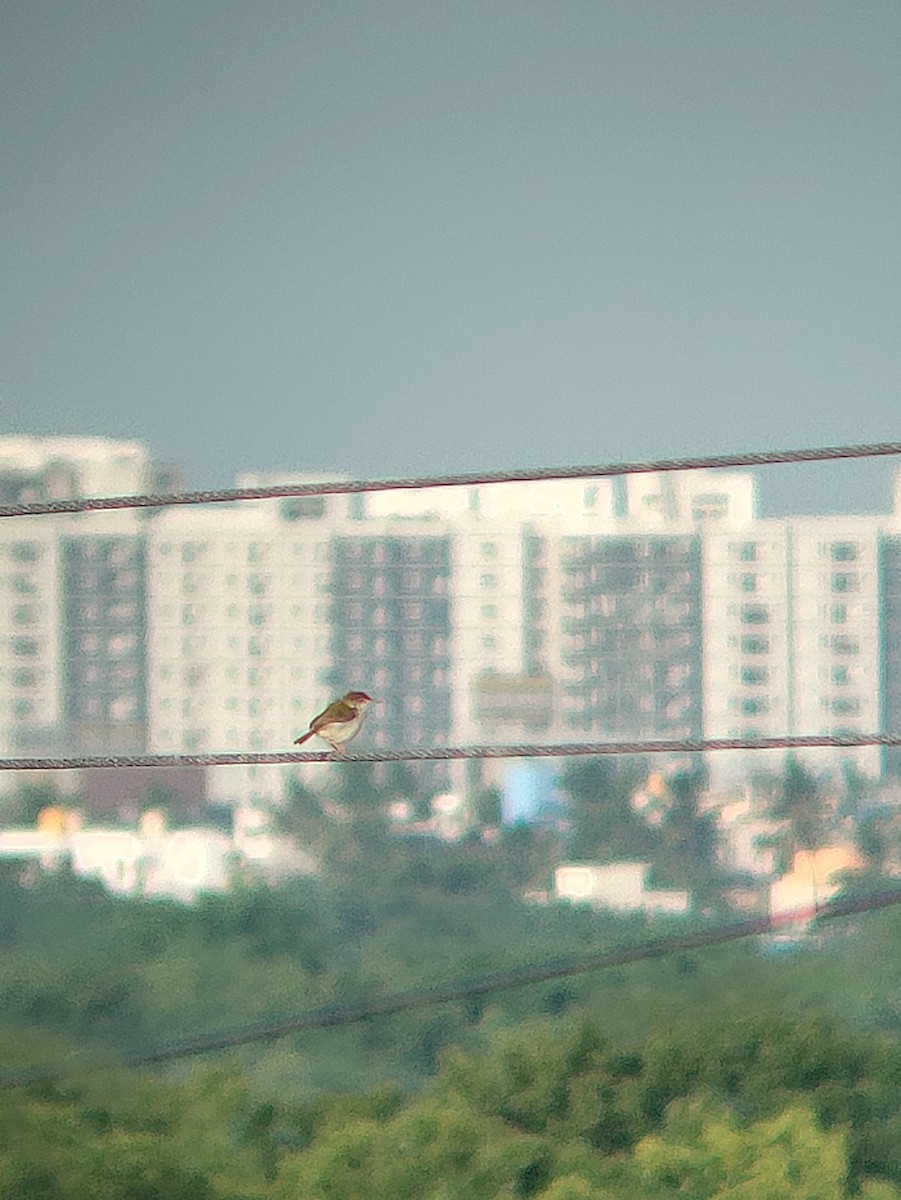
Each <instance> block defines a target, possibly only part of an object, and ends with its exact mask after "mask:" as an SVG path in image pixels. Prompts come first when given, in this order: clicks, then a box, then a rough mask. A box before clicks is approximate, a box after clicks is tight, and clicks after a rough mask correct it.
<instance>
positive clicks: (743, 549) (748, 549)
mask: <svg viewBox="0 0 901 1200" xmlns="http://www.w3.org/2000/svg"><path fill="white" fill-rule="evenodd" d="M738 557H739V558H740V559H741V561H742V562H756V561H757V543H756V542H742V543H741V545H740V547H739V550H738Z"/></svg>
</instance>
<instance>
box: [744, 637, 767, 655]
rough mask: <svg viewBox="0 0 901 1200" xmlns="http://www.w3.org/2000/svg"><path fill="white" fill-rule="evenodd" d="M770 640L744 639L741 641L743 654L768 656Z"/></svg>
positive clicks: (758, 638)
mask: <svg viewBox="0 0 901 1200" xmlns="http://www.w3.org/2000/svg"><path fill="white" fill-rule="evenodd" d="M769 649H770V639H769V638H767V637H743V638H742V639H741V651H742V654H768V653H769Z"/></svg>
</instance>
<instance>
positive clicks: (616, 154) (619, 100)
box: [0, 0, 901, 510]
mask: <svg viewBox="0 0 901 1200" xmlns="http://www.w3.org/2000/svg"><path fill="white" fill-rule="evenodd" d="M0 113H2V118H0V128H2V172H0V180H2V182H0V196H2V225H0V279H2V295H0V305H2V307H0V432H35V433H88V434H104V435H111V436H120V437H123V436H124V437H141V438H144V439H145V440H146V441H147V442H148V443H149V444H150V446H151V448H152V450H153V452H154V454H155V455H157V456H158V457H159V458H161V459H164V460H172V461H176V462H180V463H182V464H184V465H185V467H186V468H187V474H188V480H189V482H190V483H191V484H192V485H196V486H215V485H221V484H226V483H228V482H230V481H231V479H232V478H233V476H234V474H235V473H236V472H238V471H240V470H245V469H247V470H249V469H296V470H313V471H322V470H346V471H350V472H351V473H353V474H355V475H365V476H376V475H389V474H421V473H426V472H447V471H454V470H474V469H478V468H482V467H485V468H488V469H491V468H498V467H507V466H527V465H537V464H545V463H547V464H556V463H567V462H570V463H572V462H597V461H608V460H611V459H623V458H626V459H630V458H644V457H661V456H669V455H682V454H695V453H702V454H703V453H717V452H720V451H731V450H744V449H767V448H777V447H783V446H794V445H807V446H812V445H822V444H828V443H834V442H846V441H851V442H854V441H876V440H897V439H899V438H901V419H899V409H901V405H899V396H898V376H899V366H901V336H899V334H901V270H899V262H901V254H899V251H901V232H899V230H901V216H899V214H901V159H899V154H901V132H899V130H901V5H899V4H898V3H897V0H868V2H864V3H861V2H860V0H847V2H846V3H832V2H829V0H817V2H816V3H812V2H807V0H804V2H801V0H798V2H791V3H786V2H785V0H769V2H768V0H754V2H753V3H749V2H748V0H732V2H730V0H715V2H710V3H706V2H704V3H701V2H695V0H679V2H678V3H674V2H673V0H621V2H618V3H604V2H603V0H590V2H589V0H554V2H550V0H549V2H546V3H535V2H532V0H517V2H516V3H512V2H506V0H496V2H491V0H479V2H478V3H471V2H469V0H453V2H442V3H437V2H435V0H327V2H322V3H308V2H304V0H293V2H288V0H254V2H253V3H248V2H247V0H241V2H235V0H154V2H153V3H150V4H142V3H138V2H137V0H93V2H87V0H28V2H27V3H24V2H23V3H18V4H7V5H5V6H4V7H3V15H2V23H0ZM889 472H890V468H889V467H888V466H887V465H886V464H878V465H869V466H867V467H863V466H859V465H858V466H852V467H848V468H839V467H835V468H830V467H815V468H807V469H803V470H798V471H794V470H792V469H790V468H785V467H778V468H772V469H771V471H770V472H768V473H767V474H766V475H765V476H764V478H763V481H762V482H763V487H762V493H763V496H764V497H765V499H766V501H767V507H768V508H773V507H775V508H782V507H785V508H796V509H807V510H809V509H811V508H815V507H821V508H824V509H825V508H836V507H839V508H840V507H842V506H844V505H847V506H849V507H851V506H853V507H857V508H864V507H877V508H878V507H881V506H883V505H884V504H885V502H886V496H887V491H886V486H885V485H886V481H887V479H888V477H889Z"/></svg>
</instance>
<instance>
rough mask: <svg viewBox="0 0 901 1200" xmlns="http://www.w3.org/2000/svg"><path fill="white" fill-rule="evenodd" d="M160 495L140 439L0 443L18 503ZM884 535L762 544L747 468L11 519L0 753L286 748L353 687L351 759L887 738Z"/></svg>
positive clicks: (883, 525)
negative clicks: (719, 740) (354, 747)
mask: <svg viewBox="0 0 901 1200" xmlns="http://www.w3.org/2000/svg"><path fill="white" fill-rule="evenodd" d="M153 479H154V469H153V467H152V464H151V463H150V461H149V458H148V456H147V454H146V452H145V451H144V450H143V449H142V448H141V447H140V446H137V445H136V444H134V443H113V442H110V443H107V442H103V441H98V440H93V439H15V438H13V439H2V438H0V492H2V494H3V496H4V497H6V499H7V501H8V502H17V501H25V500H28V499H43V498H48V497H49V498H52V497H57V496H60V495H69V494H75V495H78V494H96V493H100V492H107V493H114V492H116V493H118V492H129V491H140V490H142V489H144V488H146V487H147V486H149V485H148V481H149V480H153ZM311 481H314V480H312V479H311V477H309V476H295V477H286V476H245V477H243V478H242V479H241V480H240V481H239V482H240V483H242V484H245V485H251V486H253V485H263V486H265V485H266V484H269V483H292V482H296V483H305V482H311ZM899 494H901V493H899ZM899 513H901V509H899V507H898V505H897V504H896V511H895V512H893V513H891V514H885V515H875V516H855V515H849V516H846V517H839V516H829V517H822V518H786V519H780V520H773V519H767V520H763V519H760V518H759V517H758V516H757V513H756V507H755V492H754V479H753V477H752V476H751V475H750V474H749V473H742V472H715V471H695V472H673V473H668V474H650V473H649V474H636V475H632V476H628V477H621V478H616V479H600V480H584V479H582V480H564V481H554V482H548V483H533V484H497V485H489V486H484V487H481V488H468V487H463V488H440V489H433V490H429V489H422V490H419V491H414V490H410V491H401V490H399V491H396V492H392V491H384V492H377V493H374V494H371V495H368V496H365V497H364V496H359V495H349V496H341V495H339V496H298V497H294V498H288V499H278V500H271V501H252V502H244V503H236V504H231V505H211V506H207V507H193V506H191V507H188V506H186V507H172V508H165V509H162V510H155V511H152V512H147V511H143V510H135V511H122V512H102V513H86V514H78V515H60V516H42V517H23V518H16V519H11V520H7V521H4V522H2V523H0V619H2V632H0V715H2V718H3V720H2V722H0V751H2V753H3V754H6V755H11V754H21V753H27V754H58V753H138V752H140V751H142V750H146V751H150V752H158V753H171V754H182V753H194V752H217V751H241V750H247V751H266V750H284V749H290V747H291V745H292V743H293V741H294V738H295V737H297V736H298V735H299V734H300V733H301V732H303V730H304V729H305V728H306V727H307V724H308V722H309V720H310V718H311V717H312V716H313V715H314V714H315V713H316V712H317V711H319V709H320V708H322V707H323V706H324V705H325V704H326V703H327V702H328V701H329V700H330V699H332V698H333V697H334V696H335V695H336V694H340V693H341V692H343V691H345V690H348V689H350V688H363V689H365V690H367V691H369V692H371V693H372V694H373V695H374V696H376V698H377V699H378V700H379V701H380V703H379V704H378V705H377V706H375V708H374V710H373V712H372V713H371V715H370V718H369V721H368V722H367V725H366V727H365V729H364V732H363V733H362V734H361V736H360V740H359V743H358V744H359V745H360V746H364V745H372V746H377V747H404V746H410V747H412V748H417V747H425V746H436V745H444V744H448V743H460V742H462V743H471V742H475V743H488V744H490V743H492V742H494V743H498V742H510V741H523V740H524V741H543V742H547V743H553V742H556V741H573V740H591V741H604V740H633V739H648V738H653V739H683V738H692V739H693V738H698V737H702V736H706V737H741V738H751V739H753V738H757V737H769V736H778V735H780V734H833V733H843V732H858V731H878V730H891V731H897V730H899V729H901V515H899ZM779 757H780V756H779V755H777V754H775V753H774V754H771V753H770V752H750V751H749V752H747V753H741V754H730V755H715V756H711V765H713V766H715V767H716V769H717V770H721V771H722V772H723V773H724V774H728V773H729V772H732V773H733V774H739V775H740V774H743V773H744V774H747V773H748V772H751V771H754V770H757V769H759V768H760V767H761V766H763V765H766V766H768V767H769V766H775V767H778V759H779ZM808 757H809V760H810V763H811V765H813V766H814V767H821V766H823V765H825V764H827V763H830V762H832V763H836V762H838V761H840V760H842V759H847V758H851V759H853V760H854V761H856V762H857V763H858V764H859V765H860V766H861V767H862V768H863V769H865V770H866V771H868V772H870V773H871V774H875V773H878V771H879V770H880V769H881V768H882V766H883V765H884V763H883V758H882V755H881V753H880V751H878V750H877V749H872V750H871V749H869V748H867V749H863V750H857V751H853V752H852V751H840V752H839V751H836V752H834V753H832V752H825V751H812V752H810V755H809V756H808ZM889 757H890V759H891V756H889ZM497 769H498V768H497V767H495V766H490V765H488V764H482V765H480V766H479V767H477V768H469V770H468V773H466V772H463V771H462V770H457V768H454V770H449V769H445V768H440V767H435V768H434V769H433V768H429V770H428V771H425V772H424V773H423V777H422V778H423V786H425V787H427V788H428V789H430V790H440V789H443V788H445V789H446V788H447V787H449V786H453V787H454V788H460V787H463V786H476V785H482V784H484V783H485V782H490V781H491V778H492V776H491V772H492V771H494V772H495V773H496V771H497ZM291 773H298V774H300V775H301V777H302V778H303V779H304V781H305V782H308V783H315V782H317V781H319V780H321V779H322V777H323V773H322V771H321V770H320V769H319V768H317V767H304V768H301V769H299V771H298V770H297V769H294V768H282V767H266V766H248V767H229V768H220V769H218V770H216V771H213V772H211V773H210V781H209V789H208V793H209V796H210V798H211V799H212V800H218V801H221V802H228V803H232V804H239V803H251V804H255V805H266V804H269V803H274V802H276V801H277V800H278V799H279V798H280V797H281V795H282V794H283V791H284V786H285V779H286V776H287V775H289V774H291Z"/></svg>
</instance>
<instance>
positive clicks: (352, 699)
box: [294, 692, 373, 754]
mask: <svg viewBox="0 0 901 1200" xmlns="http://www.w3.org/2000/svg"><path fill="white" fill-rule="evenodd" d="M372 702H373V701H372V697H371V696H367V694H366V693H365V692H348V693H347V695H346V696H342V697H341V699H340V700H334V701H333V702H332V703H331V704H330V705H329V706H328V708H326V709H324V710H323V711H322V712H321V713H320V714H319V715H318V716H316V717H314V718H313V720H312V721H311V722H310V728H309V729H308V730H307V732H306V733H305V734H304V735H303V737H299V738H296V739H295V741H294V745H295V746H302V745H303V744H304V742H305V741H307V739H308V738H311V737H313V735H314V734H315V735H316V736H317V737H321V738H322V740H323V741H324V742H328V743H329V745H330V746H331V748H332V749H333V750H334V751H335V753H336V754H341V753H342V749H341V747H342V746H344V745H345V744H346V743H347V742H349V741H350V739H351V738H354V737H356V736H357V734H358V733H359V732H360V726H361V725H362V724H363V721H364V719H365V717H366V712H367V710H368V708H369V706H370V704H372Z"/></svg>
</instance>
